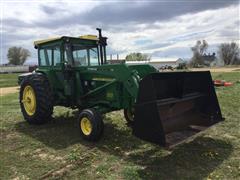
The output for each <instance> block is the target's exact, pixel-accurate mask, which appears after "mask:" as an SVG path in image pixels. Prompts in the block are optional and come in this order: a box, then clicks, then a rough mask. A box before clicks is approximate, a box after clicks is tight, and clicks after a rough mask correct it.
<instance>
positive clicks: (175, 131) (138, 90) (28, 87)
mask: <svg viewBox="0 0 240 180" xmlns="http://www.w3.org/2000/svg"><path fill="white" fill-rule="evenodd" d="M97 30H98V31H99V36H98V37H97V36H93V35H85V36H80V37H67V36H63V37H58V38H53V39H46V40H40V41H35V42H34V45H35V48H36V49H37V51H38V68H37V69H36V70H35V71H34V72H33V73H28V74H23V75H20V76H19V84H20V86H21V88H20V96H19V100H20V106H21V111H22V113H23V116H24V118H25V120H26V121H27V122H29V123H31V124H43V123H46V122H47V121H49V120H50V119H51V115H52V112H53V107H54V106H65V107H70V108H73V109H79V112H80V114H79V118H78V121H79V130H80V134H81V136H82V137H83V138H84V139H86V140H89V141H96V140H99V139H100V138H101V136H102V134H103V129H104V123H103V120H102V114H105V113H108V112H112V111H116V110H121V109H123V110H124V116H125V119H126V121H127V124H128V125H129V126H130V127H131V128H132V130H133V131H132V132H133V134H134V135H135V136H137V137H139V138H141V139H143V140H146V141H148V142H152V143H156V144H159V145H160V146H165V147H166V146H167V147H169V146H173V145H175V144H178V143H180V142H182V141H184V140H185V139H187V138H189V137H191V136H193V135H195V134H197V133H198V132H201V131H203V130H205V129H206V128H208V127H210V126H212V125H214V124H216V123H218V122H220V121H222V120H223V118H222V115H221V110H220V108H219V104H218V100H217V97H216V93H215V90H214V87H213V83H212V79H211V75H210V72H208V71H206V72H161V73H160V72H158V71H157V70H156V69H155V68H153V67H152V66H150V65H148V64H142V65H127V64H108V61H107V59H106V46H107V38H106V37H102V33H101V29H97Z"/></svg>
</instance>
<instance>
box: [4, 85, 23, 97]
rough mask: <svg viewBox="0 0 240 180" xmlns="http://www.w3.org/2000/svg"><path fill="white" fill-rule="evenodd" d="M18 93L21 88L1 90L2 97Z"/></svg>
mask: <svg viewBox="0 0 240 180" xmlns="http://www.w3.org/2000/svg"><path fill="white" fill-rule="evenodd" d="M18 91H19V86H15V87H4V88H0V96H4V95H7V94H11V93H16V92H18Z"/></svg>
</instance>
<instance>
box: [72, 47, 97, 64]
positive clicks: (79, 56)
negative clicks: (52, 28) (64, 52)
mask: <svg viewBox="0 0 240 180" xmlns="http://www.w3.org/2000/svg"><path fill="white" fill-rule="evenodd" d="M71 52H72V59H73V64H74V66H95V65H99V59H98V48H97V47H96V46H86V45H84V46H83V45H78V44H75V45H72V47H71Z"/></svg>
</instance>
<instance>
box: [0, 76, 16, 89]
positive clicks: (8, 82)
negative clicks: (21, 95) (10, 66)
mask: <svg viewBox="0 0 240 180" xmlns="http://www.w3.org/2000/svg"><path fill="white" fill-rule="evenodd" d="M19 74H20V73H11V74H0V88H1V87H12V86H17V85H18V84H17V81H18V75H19Z"/></svg>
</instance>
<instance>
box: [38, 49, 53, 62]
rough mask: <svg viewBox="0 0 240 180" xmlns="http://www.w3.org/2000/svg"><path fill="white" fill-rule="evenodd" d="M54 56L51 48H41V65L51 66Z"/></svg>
mask: <svg viewBox="0 0 240 180" xmlns="http://www.w3.org/2000/svg"><path fill="white" fill-rule="evenodd" d="M51 62H52V56H51V50H50V49H40V50H39V65H40V66H50V65H51V64H52V63H51Z"/></svg>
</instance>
